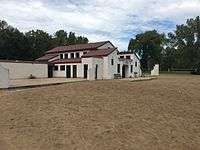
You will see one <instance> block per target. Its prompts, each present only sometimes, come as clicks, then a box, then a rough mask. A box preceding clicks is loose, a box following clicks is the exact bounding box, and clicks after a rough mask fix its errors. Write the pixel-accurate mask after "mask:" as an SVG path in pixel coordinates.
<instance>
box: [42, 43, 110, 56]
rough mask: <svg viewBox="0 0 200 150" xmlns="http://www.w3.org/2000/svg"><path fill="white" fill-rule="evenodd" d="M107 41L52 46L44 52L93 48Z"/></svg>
mask: <svg viewBox="0 0 200 150" xmlns="http://www.w3.org/2000/svg"><path fill="white" fill-rule="evenodd" d="M108 42H109V43H111V42H110V41H103V42H96V43H88V44H76V45H69V46H60V47H56V48H53V49H51V50H49V51H47V52H46V53H58V52H68V51H78V50H95V49H97V48H98V47H100V46H102V45H104V44H106V43H108ZM111 44H112V43H111Z"/></svg>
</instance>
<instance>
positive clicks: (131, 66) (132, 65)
mask: <svg viewBox="0 0 200 150" xmlns="http://www.w3.org/2000/svg"><path fill="white" fill-rule="evenodd" d="M131 73H133V65H131Z"/></svg>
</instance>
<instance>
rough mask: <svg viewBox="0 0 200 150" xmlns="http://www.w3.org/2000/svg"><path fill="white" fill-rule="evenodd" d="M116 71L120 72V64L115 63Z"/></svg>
mask: <svg viewBox="0 0 200 150" xmlns="http://www.w3.org/2000/svg"><path fill="white" fill-rule="evenodd" d="M117 73H120V64H117Z"/></svg>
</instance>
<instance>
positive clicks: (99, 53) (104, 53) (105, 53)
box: [82, 48, 117, 58]
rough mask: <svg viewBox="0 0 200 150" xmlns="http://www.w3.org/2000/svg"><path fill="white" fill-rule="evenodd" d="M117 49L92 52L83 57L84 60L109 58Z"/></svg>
mask: <svg viewBox="0 0 200 150" xmlns="http://www.w3.org/2000/svg"><path fill="white" fill-rule="evenodd" d="M116 49H117V48H108V49H99V50H96V51H90V52H88V53H87V54H85V55H83V56H82V58H87V57H103V56H108V55H109V54H111V53H112V52H113V51H114V50H116Z"/></svg>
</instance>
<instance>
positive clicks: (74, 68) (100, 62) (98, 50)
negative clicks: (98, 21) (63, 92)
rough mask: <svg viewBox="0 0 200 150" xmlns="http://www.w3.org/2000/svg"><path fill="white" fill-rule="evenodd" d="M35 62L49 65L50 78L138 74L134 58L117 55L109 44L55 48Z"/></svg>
mask: <svg viewBox="0 0 200 150" xmlns="http://www.w3.org/2000/svg"><path fill="white" fill-rule="evenodd" d="M36 61H41V62H47V63H48V76H49V77H66V78H86V79H88V80H95V79H114V78H115V77H117V76H121V77H124V78H125V77H137V76H140V75H141V69H140V61H139V58H138V57H137V55H136V54H134V53H132V52H119V51H118V49H117V48H116V47H115V46H114V45H113V44H112V43H111V42H110V41H104V42H97V43H88V44H77V45H69V46H60V47H56V48H54V49H52V50H49V51H47V52H46V53H45V55H44V56H43V57H41V58H38V59H37V60H36Z"/></svg>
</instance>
